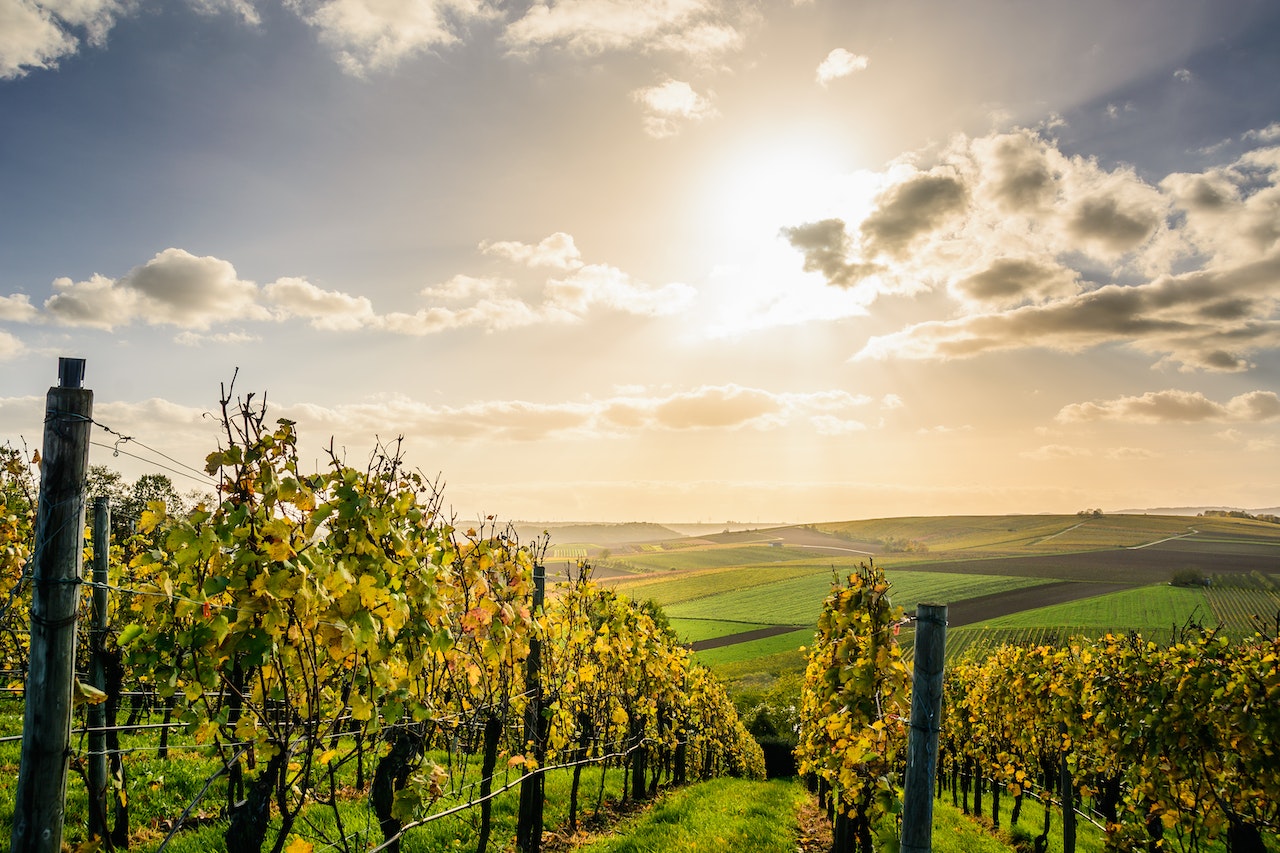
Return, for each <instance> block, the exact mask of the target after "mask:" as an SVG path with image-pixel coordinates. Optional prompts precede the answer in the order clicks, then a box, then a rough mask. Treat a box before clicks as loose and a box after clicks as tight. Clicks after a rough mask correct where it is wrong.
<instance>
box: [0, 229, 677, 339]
mask: <svg viewBox="0 0 1280 853" xmlns="http://www.w3.org/2000/svg"><path fill="white" fill-rule="evenodd" d="M480 248H481V250H482V251H484V252H486V253H488V254H492V255H497V256H499V257H503V258H505V259H507V260H511V261H514V262H516V263H518V264H521V265H522V266H524V267H526V268H527V269H528V270H531V271H535V272H536V271H538V270H540V269H544V268H549V269H552V270H556V271H562V272H564V273H565V274H564V275H561V276H559V277H555V278H548V279H545V280H543V281H541V282H540V283H537V282H536V279H535V282H534V283H530V284H529V285H528V286H527V287H526V288H525V289H526V292H536V290H537V289H540V291H541V296H540V298H538V299H530V298H524V297H522V296H521V295H518V294H517V291H518V290H519V289H520V285H519V283H518V282H516V281H514V280H509V279H505V278H477V277H472V276H468V275H456V276H454V277H452V278H450V279H449V280H447V281H445V282H443V283H442V284H439V285H436V286H432V287H426V288H424V289H423V290H422V291H421V295H422V296H424V297H425V298H427V299H430V300H433V301H435V302H448V303H453V304H450V305H441V304H435V305H429V306H426V307H424V308H421V309H419V310H417V311H399V312H391V313H387V314H380V313H378V312H377V311H376V310H375V307H374V305H373V303H372V302H371V301H370V300H369V298H368V297H366V296H361V295H357V294H350V293H344V292H342V291H339V290H327V289H324V288H321V287H318V286H316V285H315V284H312V283H311V282H309V281H307V280H306V279H303V278H298V277H283V278H280V279H277V280H276V281H273V282H271V283H269V284H267V285H265V286H263V287H259V286H258V285H257V284H256V283H254V282H252V281H248V280H244V279H241V278H240V277H239V275H238V274H237V272H236V269H235V267H234V266H232V265H231V263H229V262H228V261H225V260H221V259H219V258H213V257H197V256H195V255H192V254H191V253H189V252H187V251H185V250H182V249H172V248H171V249H166V250H164V251H163V252H160V253H158V254H157V255H156V256H155V257H154V258H152V259H151V260H150V261H148V262H147V263H145V264H142V265H141V266H138V267H135V268H134V269H132V270H130V271H129V272H128V273H127V274H125V275H124V276H122V277H121V278H119V279H113V278H109V277H107V276H103V275H98V274H95V275H93V276H91V277H90V278H88V279H86V280H84V281H72V280H71V279H70V278H59V279H56V280H55V281H54V282H53V290H54V293H53V295H52V296H50V297H49V298H48V299H46V300H45V303H44V307H43V312H41V311H39V310H37V309H36V308H35V307H34V306H32V305H31V302H30V299H29V297H27V296H26V295H25V294H12V295H10V296H3V297H0V320H9V321H16V322H28V323H29V322H39V321H41V320H50V321H52V322H55V323H57V324H59V325H64V326H76V327H84V328H95V329H102V330H104V331H111V330H113V329H115V328H117V327H120V326H128V325H131V324H134V323H145V324H149V325H170V326H176V327H178V328H180V329H182V330H184V332H183V333H180V334H179V335H178V336H177V338H176V340H177V342H178V343H181V344H184V345H187V346H199V345H204V344H211V343H227V344H234V343H243V342H244V341H246V340H253V339H255V338H252V337H250V336H249V335H248V333H247V332H235V333H225V332H224V333H216V334H204V333H205V332H207V331H208V330H209V329H210V328H212V327H214V326H217V325H222V324H226V323H229V322H233V321H257V322H285V321H288V320H293V319H303V320H306V321H308V322H309V324H310V325H311V327H312V328H315V329H318V330H324V331H356V330H362V329H363V330H382V331H388V332H393V333H396V334H403V335H415V336H418V335H430V334H435V333H439V332H444V331H447V330H451V329H480V330H483V331H490V332H492V331H501V330H505V329H515V328H521V327H526V326H532V325H537V324H573V323H581V322H585V321H586V320H587V318H588V315H589V314H591V313H592V312H593V311H595V310H597V309H604V310H609V311H618V312H622V313H625V314H631V315H634V316H640V317H658V316H665V315H669V314H674V313H677V312H679V311H681V310H683V309H684V308H685V307H687V306H688V305H689V303H690V302H691V301H692V300H693V298H694V295H695V291H694V289H693V288H692V287H690V286H689V285H686V284H683V283H680V282H670V283H667V284H663V285H660V286H653V285H649V284H646V283H644V282H641V281H637V280H635V279H634V278H632V277H631V276H630V275H628V274H627V273H625V272H624V271H622V270H620V269H618V268H617V267H613V266H609V265H608V264H585V265H584V264H583V262H582V260H581V255H580V253H579V252H578V249H577V247H576V245H575V244H574V241H573V238H572V237H571V236H570V235H568V234H564V233H556V234H552V235H551V236H550V237H547V238H546V239H544V240H542V241H540V242H539V243H537V244H536V245H530V244H525V243H518V242H486V243H482V244H481V245H480ZM542 274H544V275H545V272H544V273H542ZM528 277H529V275H528V274H526V278H528ZM197 333H201V334H197Z"/></svg>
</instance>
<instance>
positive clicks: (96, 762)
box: [86, 497, 111, 838]
mask: <svg viewBox="0 0 1280 853" xmlns="http://www.w3.org/2000/svg"><path fill="white" fill-rule="evenodd" d="M110 553H111V499H110V498H107V497H96V498H94V499H93V583H94V587H93V596H92V600H93V616H92V618H93V627H92V629H91V630H90V633H89V655H90V657H89V683H90V684H92V685H93V686H94V687H96V688H98V689H99V690H102V691H103V692H105V691H106V689H107V672H106V662H105V661H104V660H103V647H102V644H103V643H104V642H106V636H107V559H108V557H109V555H110ZM86 721H87V722H88V725H89V837H90V838H95V837H96V838H106V837H107V733H106V732H105V731H103V729H104V728H105V727H106V725H107V706H106V705H104V704H102V703H101V702H99V703H95V704H93V705H90V706H89V708H88V711H87V714H86Z"/></svg>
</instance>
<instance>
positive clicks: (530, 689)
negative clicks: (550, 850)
mask: <svg viewBox="0 0 1280 853" xmlns="http://www.w3.org/2000/svg"><path fill="white" fill-rule="evenodd" d="M546 593H547V569H546V567H545V566H543V565H542V564H541V563H534V565H533V615H534V616H535V617H537V616H538V615H539V614H540V613H541V612H542V604H543V600H544V599H545V598H546ZM541 670H542V640H541V639H539V637H538V633H537V631H536V630H535V631H534V632H533V635H532V636H531V637H530V638H529V658H528V660H527V661H526V662H525V691H526V693H527V694H528V696H529V702H528V705H527V706H526V708H525V712H524V739H525V742H526V743H531V744H532V745H533V750H534V757H535V758H536V759H537V761H538V766H537V768H536V769H534V770H533V771H532V772H531V773H526V774H525V777H524V779H523V780H521V782H520V812H519V816H518V818H517V822H516V846H517V847H519V848H520V850H521V853H538V851H539V850H541V849H542V798H543V791H544V787H545V782H546V777H545V776H544V775H543V772H542V760H543V759H544V758H545V757H546V752H547V748H546V723H545V721H544V720H543V718H542V672H541Z"/></svg>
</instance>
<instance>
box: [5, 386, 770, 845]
mask: <svg viewBox="0 0 1280 853" xmlns="http://www.w3.org/2000/svg"><path fill="white" fill-rule="evenodd" d="M55 390H57V389H55ZM54 414H55V415H56V414H57V413H56V412H55V413H54ZM51 417H52V416H51ZM55 420H56V419H55ZM81 420H85V419H84V418H81ZM84 425H85V426H86V427H87V424H84ZM222 433H223V435H222V441H221V445H222V446H221V447H220V449H219V450H217V451H216V452H214V453H212V454H210V455H209V457H208V460H207V469H206V470H207V473H208V474H209V475H211V476H212V477H213V478H214V479H215V481H216V484H217V498H216V499H211V500H208V501H202V502H200V503H199V504H198V505H196V506H195V507H194V508H192V509H191V510H190V511H189V512H182V513H178V512H172V511H171V510H170V508H169V507H167V506H166V505H165V504H164V503H162V502H153V503H151V504H150V505H148V506H147V507H146V509H145V510H144V511H143V512H142V513H141V515H140V518H139V519H138V520H137V521H138V524H137V532H136V534H135V535H133V536H131V537H129V538H127V539H124V540H123V541H116V542H110V543H109V544H108V541H109V539H108V537H104V536H101V534H99V538H100V541H98V542H92V541H91V542H90V543H89V544H88V546H87V551H86V554H87V555H88V556H89V557H90V558H92V559H94V560H95V561H96V562H99V563H101V564H102V565H103V568H104V570H105V574H106V578H105V580H94V581H83V582H82V581H81V579H80V578H78V577H77V578H76V581H75V585H76V587H88V588H89V589H90V590H91V591H92V592H93V594H94V597H95V598H96V597H98V596H99V595H100V594H102V593H106V594H108V595H109V604H108V605H107V606H106V607H105V608H103V610H104V611H105V612H103V613H101V614H100V615H101V616H102V617H104V621H105V626H104V627H102V628H95V629H94V630H91V631H87V630H82V631H80V632H78V635H77V636H76V637H75V643H76V644H77V645H78V652H77V654H76V657H75V660H76V661H77V662H78V663H80V671H79V672H78V674H77V680H76V686H75V691H74V696H75V704H76V706H77V709H76V711H75V714H76V718H75V720H76V723H75V724H76V732H77V733H78V738H77V739H75V740H73V741H72V743H71V745H70V748H71V754H70V766H71V767H72V768H73V769H75V770H76V771H77V772H76V774H75V777H73V781H72V784H71V785H70V786H68V787H69V791H68V802H69V803H84V808H85V814H86V815H87V818H88V824H89V828H87V829H86V827H85V826H82V825H79V826H76V825H68V827H67V840H68V841H69V842H71V843H72V844H79V845H81V846H83V847H84V848H85V849H113V848H114V849H123V848H125V847H127V846H129V845H130V844H131V843H132V842H133V841H135V840H136V839H137V837H138V833H137V832H136V831H137V830H139V827H137V826H135V825H133V824H132V823H131V819H130V815H131V814H134V815H136V814H138V813H140V812H142V813H149V814H153V815H154V814H155V808H154V806H151V807H149V806H148V804H147V803H146V799H147V798H148V797H154V798H171V797H172V796H173V791H175V790H184V791H190V790H194V791H195V795H194V796H193V797H192V799H190V800H189V801H187V802H182V803H179V802H171V803H170V806H169V807H170V808H171V809H172V810H173V811H172V812H171V813H170V814H168V815H165V816H164V817H165V819H164V820H162V821H160V825H161V826H163V827H167V829H166V830H165V831H164V832H161V833H159V835H160V840H159V845H158V848H165V847H166V845H169V844H170V842H171V841H172V840H173V839H175V838H176V837H178V836H179V833H180V831H181V830H182V829H183V827H184V824H187V825H190V826H194V825H202V826H203V825H209V824H212V825H215V826H216V827H217V834H218V835H220V836H221V837H220V839H218V842H219V843H221V844H224V845H225V847H226V849H228V850H231V851H244V850H251V851H259V850H261V849H263V848H264V847H265V848H266V849H270V850H271V851H273V853H281V851H288V853H307V852H308V851H312V850H320V849H334V850H340V851H352V850H370V849H377V850H389V851H395V850H398V849H401V846H402V845H404V849H406V850H412V849H421V848H419V847H417V846H416V845H415V834H418V835H420V834H422V833H427V832H429V830H430V828H431V826H432V825H433V824H436V823H437V822H440V821H444V820H445V819H448V818H452V817H453V816H455V815H457V814H460V813H465V814H466V815H468V816H469V818H470V824H471V826H472V828H473V829H474V847H475V849H476V850H478V851H482V853H483V851H484V850H486V849H510V843H511V838H510V836H509V835H504V836H502V837H499V836H497V835H495V834H494V829H493V827H494V826H495V816H494V814H493V812H494V811H495V804H498V805H501V804H502V803H504V802H507V801H508V800H509V799H510V796H514V795H515V793H516V791H515V789H516V788H518V789H519V798H518V805H516V808H515V811H516V812H517V815H516V821H515V823H516V826H515V836H516V838H515V841H516V844H517V845H518V846H519V848H520V849H522V850H537V849H539V845H540V843H541V838H542V834H543V831H544V817H545V816H548V815H555V817H553V818H552V819H553V820H555V821H564V822H565V823H566V824H567V825H568V826H570V827H574V826H576V824H577V822H578V821H579V820H580V818H581V815H582V814H583V811H584V804H585V803H587V802H588V800H589V799H591V801H592V802H594V803H595V805H596V811H598V810H599V805H600V802H601V800H603V799H604V798H605V796H606V791H611V792H613V793H614V794H615V795H620V796H623V797H627V798H631V799H634V800H643V799H647V798H649V797H651V796H653V795H654V794H655V793H656V791H657V790H658V788H659V785H660V784H664V783H669V784H679V783H682V782H684V781H686V780H689V779H695V778H708V777H712V776H716V775H720V774H724V773H733V774H738V775H747V776H758V775H761V774H762V772H763V759H762V756H761V753H760V749H759V747H758V746H757V745H756V743H755V741H754V740H753V739H752V738H751V737H750V735H748V734H747V733H746V730H745V728H744V727H743V725H742V724H741V722H740V721H739V720H738V718H737V715H736V713H735V711H734V708H733V705H732V703H731V702H730V701H729V699H728V696H727V695H726V694H725V692H724V689H723V687H722V686H721V685H720V683H719V682H717V681H716V680H715V679H714V678H713V677H712V676H711V675H710V674H709V672H708V671H707V670H706V669H704V668H702V667H700V666H697V665H695V664H693V663H692V661H691V654H690V652H689V651H688V650H687V649H685V648H684V647H683V646H682V645H681V644H680V643H679V642H678V641H677V639H676V637H675V636H674V634H672V633H671V631H670V630H669V629H667V628H665V620H664V619H663V618H662V617H661V615H660V612H658V611H656V610H655V609H653V608H652V607H642V606H638V605H637V604H635V603H633V602H632V601H631V600H630V599H628V598H627V597H625V596H623V595H619V594H616V593H614V592H612V591H609V590H606V589H601V588H600V587H598V586H597V585H596V584H595V583H594V582H593V581H592V580H591V577H590V570H589V567H587V566H586V565H585V564H582V565H581V569H580V571H578V572H577V573H575V576H574V577H573V578H572V580H571V581H570V582H569V583H566V584H563V585H560V586H559V587H558V588H556V589H554V590H552V591H551V594H550V595H546V596H545V598H544V593H543V587H544V580H543V572H542V569H541V565H540V562H541V560H542V558H543V556H544V553H545V551H546V543H545V540H543V541H539V540H535V541H532V542H524V543H522V542H520V541H518V539H517V537H516V536H515V535H514V533H513V532H512V531H511V530H510V529H506V528H502V527H500V526H499V525H498V524H497V523H496V522H495V521H494V520H493V519H492V518H489V519H485V520H484V521H483V522H481V523H479V524H477V525H475V526H472V527H468V528H466V529H461V528H460V527H459V526H456V524H455V522H454V520H452V519H449V518H446V517H444V516H443V515H442V512H441V495H440V492H439V491H438V489H437V488H436V487H435V485H434V484H433V483H431V482H429V481H427V480H425V479H424V478H423V477H422V476H421V475H419V474H417V473H415V472H412V471H409V470H407V469H406V468H405V466H404V464H403V461H402V457H401V453H400V449H399V447H398V446H396V445H392V446H379V447H378V448H377V449H376V450H375V451H374V452H373V453H372V454H371V455H370V457H369V461H368V463H367V465H366V466H364V467H363V468H355V467H351V466H348V465H347V464H345V463H344V461H343V460H342V459H340V458H339V457H338V455H337V454H336V453H334V452H333V451H332V450H331V451H330V453H329V467H328V469H327V470H326V471H323V472H320V473H315V474H308V473H304V472H303V471H301V470H300V468H299V461H298V447H297V435H296V434H295V431H294V429H293V424H292V423H290V422H288V421H284V420H281V421H277V422H275V423H269V422H268V419H267V412H266V409H265V406H263V405H259V404H255V403H254V400H253V396H252V395H250V396H249V397H248V398H247V399H238V400H235V401H234V402H233V401H232V399H231V395H230V392H228V393H227V394H225V395H224V399H223V400H222ZM86 452H87V448H86ZM3 454H4V455H3V460H2V461H3V469H2V471H0V476H2V477H3V480H2V481H0V500H3V504H2V505H0V561H2V563H0V585H2V586H0V596H2V598H0V600H3V602H4V605H3V607H4V609H3V611H2V612H0V655H2V656H3V660H0V667H3V668H5V669H7V670H10V671H11V672H13V673H15V674H16V677H15V680H14V684H13V687H14V689H15V690H19V692H20V687H21V682H22V678H21V674H22V673H24V672H26V671H27V669H28V667H29V665H30V664H31V663H32V661H33V659H34V658H33V656H34V654H35V652H34V651H33V647H32V645H31V643H30V642H29V637H31V636H34V634H29V633H28V625H29V624H30V623H32V620H33V619H42V618H43V617H40V616H38V614H37V613H36V611H35V610H34V609H32V608H31V606H30V605H29V604H28V602H29V600H30V599H29V592H30V590H31V589H32V588H35V589H36V590H40V589H43V588H44V587H42V586H41V584H42V583H46V582H44V581H42V580H41V579H40V577H39V576H38V575H37V576H35V577H33V575H32V570H31V567H32V565H33V563H36V562H37V560H36V558H37V557H38V556H39V555H37V554H35V553H34V552H35V549H36V544H35V543H36V536H35V532H34V531H35V529H37V528H39V527H40V525H41V524H42V523H43V522H41V521H39V520H38V517H39V518H43V516H42V515H40V514H41V513H44V512H45V511H46V510H47V508H46V507H45V506H44V505H42V504H40V502H39V501H38V499H37V496H36V489H35V482H34V476H33V468H34V467H35V466H33V464H32V463H33V462H38V461H39V460H38V457H37V458H36V459H34V460H29V459H27V458H24V456H23V455H22V454H21V453H19V452H18V451H15V450H13V449H11V448H4V449H3ZM47 467H48V466H47V465H46V469H47ZM46 473H47V471H46ZM42 488H43V486H42ZM41 494H42V495H43V494H44V491H41ZM80 501H81V503H80V506H83V498H80ZM105 529H106V525H105V524H104V525H102V526H101V527H100V528H99V527H97V526H95V530H105ZM46 585H47V583H46ZM102 597H103V598H107V595H104V596H102ZM90 609H91V606H90V602H89V600H88V598H87V597H86V598H82V600H81V601H80V611H81V612H80V613H79V620H78V621H79V623H80V624H81V625H82V626H83V625H87V624H88V622H89V619H90V616H91V613H90V612H89V611H90ZM41 624H42V625H43V624H44V623H41ZM68 627H70V626H68ZM85 662H88V665H87V666H86V665H85ZM94 675H98V676H100V677H101V683H98V684H95V683H94V682H95V681H96V680H97V679H96V678H94V677H93V676H94ZM29 704H30V703H28V705H29ZM87 711H91V712H92V716H90V715H89V714H88V713H87ZM125 714H128V716H129V718H130V719H128V720H127V721H122V719H121V718H122V716H124V715H125ZM148 714H149V715H150V716H148ZM0 719H4V720H10V719H12V715H8V714H0ZM30 720H31V715H30V713H28V715H27V724H28V725H30ZM147 720H151V721H152V722H151V723H150V724H149V725H148V724H147V722H146V721H147ZM157 732H158V737H157V736H156V733H157ZM4 734H11V735H12V736H11V737H9V738H6V740H7V741H9V742H10V743H12V742H13V741H14V740H16V739H17V738H18V735H17V733H16V732H6V733H4ZM28 734H29V733H28V732H27V731H24V732H23V733H22V736H23V737H25V736H27V735H28ZM86 734H87V735H88V738H87V741H86V737H85V735H86ZM171 756H172V757H171ZM166 760H167V761H176V762H178V763H177V764H173V765H171V769H169V770H165V769H163V766H162V764H163V762H164V761H166ZM22 761H23V770H24V774H23V775H22V776H20V780H19V791H18V794H17V796H18V797H19V798H20V797H21V794H22V790H23V785H24V781H25V770H26V762H27V753H26V748H25V745H24V750H23V756H22ZM95 763H97V764H100V765H104V766H105V770H106V772H105V773H104V775H103V777H102V778H103V781H98V780H97V778H96V777H95V776H94V775H93V773H92V768H93V766H94V765H95ZM64 767H65V762H64ZM191 767H200V768H202V769H201V770H200V773H201V774H203V776H202V778H197V779H188V780H187V781H186V783H185V784H175V783H174V780H177V779H179V778H180V777H182V776H183V775H184V773H187V772H189V769H190V768H191ZM86 768H88V769H87V770H86ZM591 774H594V775H591ZM619 775H620V777H621V778H619ZM166 776H169V777H170V780H171V781H170V783H169V784H168V785H166V784H165V782H164V779H165V777H166ZM76 777H78V778H76ZM139 777H141V778H143V779H145V780H146V784H143V785H139V784H138V780H139ZM593 779H594V780H596V781H595V782H594V783H593V782H592V781H591V780H593ZM549 780H550V781H549ZM80 786H83V787H80ZM597 786H598V787H597ZM589 788H590V789H592V791H593V794H594V796H592V795H589V794H588V789H589ZM508 791H510V792H511V795H510V796H507V792H508ZM548 791H554V792H555V793H554V796H555V797H557V798H560V799H559V800H558V801H557V802H556V803H555V804H554V805H553V807H552V808H545V801H546V799H547V792H548ZM3 796H7V797H9V798H10V801H9V802H8V803H5V804H3V805H0V808H3V809H4V813H6V814H11V815H13V816H14V827H13V833H14V838H15V847H14V849H18V844H17V841H16V839H18V838H19V836H21V835H22V834H23V833H24V832H26V831H28V828H27V824H28V823H30V815H28V814H27V812H26V811H25V809H23V808H20V807H19V806H18V805H17V803H15V802H14V801H13V800H12V798H13V797H14V796H15V795H14V793H13V789H12V788H10V787H8V785H7V784H6V785H5V787H4V788H3ZM504 797H505V799H504ZM54 805H55V806H56V804H54ZM6 806H7V808H5V807H6ZM57 811H58V812H59V813H61V811H62V809H61V808H57ZM153 824H154V821H153ZM504 826H505V824H504ZM34 831H36V832H40V831H42V828H36V829H35V830H34ZM61 831H62V828H61V826H60V825H59V827H58V828H57V832H59V833H61ZM143 834H144V835H146V833H143ZM156 834H157V833H156V828H155V825H153V826H152V827H151V834H150V837H151V839H152V840H151V841H150V842H148V843H147V845H146V846H148V847H149V848H150V849H156V848H155V847H154V840H155V836H156ZM455 837H456V836H455ZM206 839H207V836H206ZM174 843H175V845H179V846H180V842H174ZM202 844H203V845H204V846H203V847H201V849H207V844H208V840H206V841H205V842H202ZM175 849H177V848H176V847H175Z"/></svg>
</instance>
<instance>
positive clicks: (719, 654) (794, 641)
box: [694, 628, 814, 668]
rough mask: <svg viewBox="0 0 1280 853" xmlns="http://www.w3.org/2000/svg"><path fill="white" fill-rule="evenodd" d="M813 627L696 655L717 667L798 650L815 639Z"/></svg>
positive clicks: (703, 663) (709, 650)
mask: <svg viewBox="0 0 1280 853" xmlns="http://www.w3.org/2000/svg"><path fill="white" fill-rule="evenodd" d="M813 632H814V629H813V628H801V629H799V630H796V631H789V632H787V633H786V634H778V635H776V636H773V637H765V638H764V639H763V640H748V641H747V642H745V643H734V644H733V645H732V646H721V647H720V648H718V649H706V650H704V651H700V652H697V653H696V654H695V655H694V657H695V658H696V659H697V661H698V663H700V664H702V665H704V666H709V667H712V668H715V667H716V666H718V665H720V664H725V663H734V662H736V661H752V660H756V659H757V658H764V657H769V656H771V655H775V654H779V653H785V652H789V651H796V650H798V649H799V648H800V647H801V646H803V645H805V644H806V643H810V642H812V641H813Z"/></svg>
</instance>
